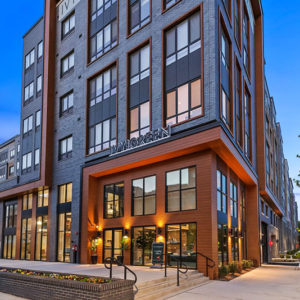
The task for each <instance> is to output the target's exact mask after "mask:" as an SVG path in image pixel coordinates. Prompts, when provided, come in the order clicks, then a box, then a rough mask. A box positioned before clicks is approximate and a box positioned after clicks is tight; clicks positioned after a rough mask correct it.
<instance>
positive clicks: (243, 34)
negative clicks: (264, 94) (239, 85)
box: [241, 0, 251, 81]
mask: <svg viewBox="0 0 300 300" xmlns="http://www.w3.org/2000/svg"><path fill="white" fill-rule="evenodd" d="M242 1H243V10H242V19H241V20H242V42H243V47H242V48H243V49H242V52H243V53H242V57H243V66H244V69H245V72H246V74H247V76H248V79H249V81H251V41H250V40H251V39H250V32H251V31H250V17H249V14H248V10H247V6H246V4H245V0H242ZM245 15H246V16H247V20H248V26H247V32H248V40H247V48H248V53H247V54H248V65H249V67H247V66H246V65H245V63H244V62H245V32H244V19H245Z"/></svg>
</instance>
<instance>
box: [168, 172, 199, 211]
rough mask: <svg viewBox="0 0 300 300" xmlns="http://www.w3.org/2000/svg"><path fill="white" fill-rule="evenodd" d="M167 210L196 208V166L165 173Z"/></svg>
mask: <svg viewBox="0 0 300 300" xmlns="http://www.w3.org/2000/svg"><path fill="white" fill-rule="evenodd" d="M166 182H167V186H166V192H167V211H168V212H173V211H182V210H191V209H196V167H190V168H185V169H181V170H176V171H171V172H167V173H166Z"/></svg>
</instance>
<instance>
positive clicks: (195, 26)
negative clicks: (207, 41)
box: [190, 13, 200, 43]
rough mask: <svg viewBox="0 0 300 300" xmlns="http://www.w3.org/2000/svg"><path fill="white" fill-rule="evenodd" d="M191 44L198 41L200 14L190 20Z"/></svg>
mask: <svg viewBox="0 0 300 300" xmlns="http://www.w3.org/2000/svg"><path fill="white" fill-rule="evenodd" d="M190 22H191V23H190V31H191V43H193V42H194V41H197V40H199V39H200V14H199V13H196V14H195V15H193V16H192V17H191V18H190Z"/></svg>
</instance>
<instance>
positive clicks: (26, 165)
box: [22, 152, 32, 174]
mask: <svg viewBox="0 0 300 300" xmlns="http://www.w3.org/2000/svg"><path fill="white" fill-rule="evenodd" d="M31 166H32V152H29V153H27V154H24V155H23V157H22V173H23V174H26V173H28V172H30V171H31Z"/></svg>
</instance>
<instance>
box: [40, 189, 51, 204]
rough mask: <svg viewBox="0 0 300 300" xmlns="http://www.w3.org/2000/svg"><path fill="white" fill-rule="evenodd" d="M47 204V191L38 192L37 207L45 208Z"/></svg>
mask: <svg viewBox="0 0 300 300" xmlns="http://www.w3.org/2000/svg"><path fill="white" fill-rule="evenodd" d="M48 202H49V190H48V189H43V190H40V191H39V192H38V201H37V207H47V206H48Z"/></svg>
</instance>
